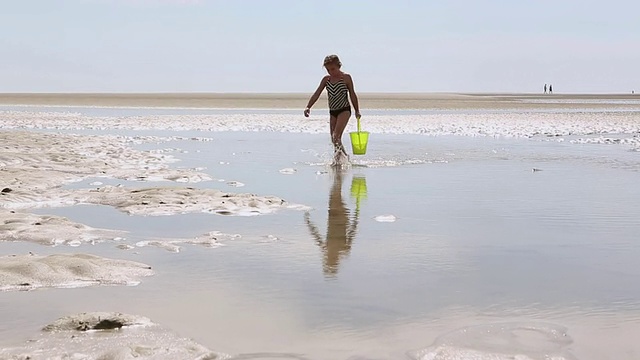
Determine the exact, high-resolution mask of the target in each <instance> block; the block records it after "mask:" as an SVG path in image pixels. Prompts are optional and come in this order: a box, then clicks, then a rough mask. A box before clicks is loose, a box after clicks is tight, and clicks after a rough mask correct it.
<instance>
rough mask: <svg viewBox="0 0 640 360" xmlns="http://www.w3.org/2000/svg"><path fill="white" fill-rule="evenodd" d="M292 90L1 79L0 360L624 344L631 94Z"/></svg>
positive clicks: (639, 121)
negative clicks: (45, 90)
mask: <svg viewBox="0 0 640 360" xmlns="http://www.w3.org/2000/svg"><path fill="white" fill-rule="evenodd" d="M307 97H308V95H303V94H286V95H282V94H71V95H69V94H32V95H29V94H3V95H0V104H4V105H0V144H1V145H0V248H1V249H2V250H1V251H0V252H1V253H2V256H0V319H3V321H2V322H0V359H24V358H27V357H28V358H30V359H49V358H65V357H67V358H78V359H127V358H148V359H345V360H347V359H348V360H355V359H398V360H399V359H414V360H443V359H468V358H473V359H481V360H485V359H487V360H496V359H497V360H502V359H505V360H506V359H522V360H541V359H554V360H578V359H579V360H599V359H604V358H612V359H614V358H615V359H629V360H632V359H636V358H638V356H640V347H639V346H638V345H637V344H636V342H634V341H635V340H634V338H633V334H635V333H637V332H638V331H640V302H638V300H637V299H639V298H640V293H639V292H638V289H637V286H635V283H636V279H637V278H638V276H640V272H639V271H638V269H637V266H636V262H637V261H636V259H637V257H638V256H640V246H638V244H637V239H636V238H637V234H638V231H640V223H638V221H637V219H638V217H640V210H639V209H638V207H637V203H638V201H640V190H639V189H640V187H638V186H637V184H638V181H639V180H640V158H639V157H638V156H639V155H640V99H639V98H637V97H634V96H631V95H556V94H554V95H545V96H543V95H521V94H362V96H361V103H362V104H363V105H362V106H363V127H364V130H366V131H368V132H370V136H371V138H370V144H369V148H368V151H367V154H365V155H364V156H356V155H353V154H351V155H350V163H349V164H347V165H345V166H343V167H339V168H336V167H332V166H330V165H331V160H332V154H331V151H330V150H331V149H330V145H329V143H328V137H327V127H328V124H327V119H326V114H325V112H324V111H314V112H312V116H311V117H310V118H309V119H305V118H303V117H302V116H301V114H300V113H299V111H298V110H299V109H301V108H302V107H303V106H304V104H305V103H306V99H307ZM324 104H325V103H324V100H323V99H321V100H320V101H319V103H318V109H323V106H324ZM350 131H355V124H354V122H350V124H349V125H348V128H347V130H346V133H345V137H344V141H345V144H348V143H349V139H348V132H350ZM70 339H71V340H70Z"/></svg>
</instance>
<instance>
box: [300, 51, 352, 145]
mask: <svg viewBox="0 0 640 360" xmlns="http://www.w3.org/2000/svg"><path fill="white" fill-rule="evenodd" d="M323 66H324V67H325V69H326V70H327V73H328V74H329V75H327V76H325V77H323V78H322V80H321V81H320V85H319V86H318V88H317V89H316V91H315V92H314V93H313V95H311V98H310V99H309V102H308V103H307V107H306V108H305V109H304V116H305V117H309V113H310V112H311V107H312V106H313V104H315V102H316V101H318V98H319V97H320V94H321V93H322V90H324V89H325V88H326V89H327V97H328V101H329V130H330V132H331V141H332V142H333V146H334V150H335V152H338V151H341V152H342V153H343V154H344V155H345V156H347V157H348V155H347V152H346V150H345V149H344V146H342V133H343V132H344V129H345V127H346V126H347V123H348V122H349V118H350V117H351V105H350V103H349V98H351V102H352V103H353V110H354V111H355V115H356V118H357V119H359V118H360V105H359V103H358V97H357V95H356V92H355V90H354V87H353V79H352V78H351V75H349V74H347V73H345V72H342V70H340V68H341V67H342V63H341V62H340V59H339V58H338V56H337V55H328V56H327V57H325V58H324V63H323Z"/></svg>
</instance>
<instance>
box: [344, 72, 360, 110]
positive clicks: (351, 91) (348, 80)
mask: <svg viewBox="0 0 640 360" xmlns="http://www.w3.org/2000/svg"><path fill="white" fill-rule="evenodd" d="M344 78H345V80H346V83H347V88H348V89H349V97H351V102H352V103H353V109H354V110H355V111H356V118H359V117H360V104H359V103H358V95H356V90H355V89H354V86H353V79H352V78H351V75H349V74H345V77H344Z"/></svg>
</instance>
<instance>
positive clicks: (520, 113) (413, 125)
mask: <svg viewBox="0 0 640 360" xmlns="http://www.w3.org/2000/svg"><path fill="white" fill-rule="evenodd" d="M503 109H504V108H503ZM638 120H640V111H638V110H637V109H636V110H624V111H617V112H604V111H596V110H593V111H589V110H585V109H578V110H576V111H557V112H532V111H527V110H514V111H509V112H504V111H493V112H486V113H473V112H471V113H456V114H449V113H440V114H439V113H423V114H411V115H406V114H400V115H398V114H389V115H368V116H366V117H365V118H363V120H362V121H363V125H364V126H366V129H367V131H368V132H370V133H373V134H375V133H386V134H423V135H463V136H501V137H534V136H566V135H591V134H604V133H609V134H632V133H638V132H640V121H638ZM0 127H3V128H7V129H17V128H27V129H34V128H35V129H123V130H124V129H126V130H143V129H144V130H149V129H154V130H204V131H278V132H294V133H314V134H323V133H326V117H325V116H319V115H317V116H312V117H311V118H309V119H304V120H301V117H300V116H299V115H294V114H255V113H254V114H251V113H246V114H217V115H147V116H129V117H95V116H86V115H82V114H78V113H58V112H26V111H3V112H1V111H0ZM354 127H355V125H354V124H353V123H350V124H349V125H348V127H347V131H350V130H349V129H352V128H354Z"/></svg>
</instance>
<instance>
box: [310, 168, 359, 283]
mask: <svg viewBox="0 0 640 360" xmlns="http://www.w3.org/2000/svg"><path fill="white" fill-rule="evenodd" d="M342 171H343V170H341V169H336V170H335V172H334V174H333V184H332V186H331V191H330V192H329V216H328V219H327V236H326V238H325V239H323V238H322V235H321V234H320V231H318V228H317V227H316V226H315V225H314V224H313V223H312V222H311V218H310V215H309V213H308V212H307V213H305V215H304V220H305V222H306V223H307V226H308V227H309V231H310V232H311V235H312V236H313V237H314V239H315V241H316V244H318V246H320V248H321V249H322V251H323V256H324V259H323V270H324V274H325V275H326V276H335V275H336V274H337V273H338V267H339V266H340V260H341V259H342V258H343V257H345V256H348V254H349V251H350V250H351V243H352V242H353V239H354V237H355V234H356V229H357V226H358V217H359V209H356V211H355V212H354V214H353V216H352V217H351V218H350V211H349V209H348V208H347V206H346V205H345V202H344V200H343V198H342V180H343V172H342Z"/></svg>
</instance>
